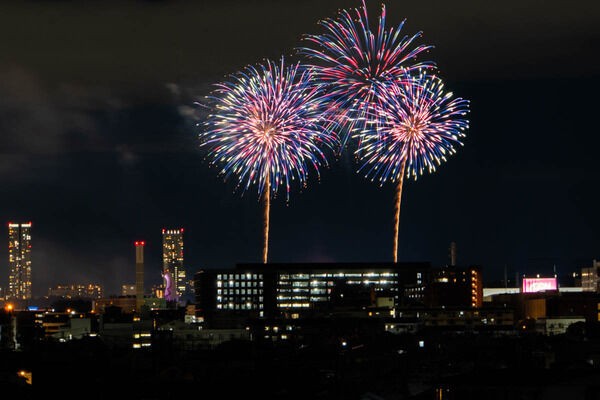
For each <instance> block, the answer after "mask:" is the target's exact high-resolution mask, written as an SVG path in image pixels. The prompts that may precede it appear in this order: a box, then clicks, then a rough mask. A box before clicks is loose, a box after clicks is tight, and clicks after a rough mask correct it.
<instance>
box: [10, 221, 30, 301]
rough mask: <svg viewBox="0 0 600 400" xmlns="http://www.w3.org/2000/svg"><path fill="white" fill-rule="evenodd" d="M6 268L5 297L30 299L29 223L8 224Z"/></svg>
mask: <svg viewBox="0 0 600 400" xmlns="http://www.w3.org/2000/svg"><path fill="white" fill-rule="evenodd" d="M8 266H9V269H10V271H9V276H8V293H7V297H8V298H10V299H15V300H28V299H31V222H28V223H24V224H13V223H12V222H9V223H8Z"/></svg>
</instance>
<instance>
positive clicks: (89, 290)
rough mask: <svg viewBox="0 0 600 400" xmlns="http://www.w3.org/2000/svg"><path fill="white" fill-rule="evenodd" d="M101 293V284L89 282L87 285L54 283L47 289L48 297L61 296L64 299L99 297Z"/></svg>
mask: <svg viewBox="0 0 600 400" xmlns="http://www.w3.org/2000/svg"><path fill="white" fill-rule="evenodd" d="M102 295H103V293H102V286H101V285H97V284H94V283H89V284H87V285H81V284H79V285H56V286H54V287H52V288H50V289H48V296H49V297H63V298H65V299H73V298H78V297H81V298H88V299H99V298H101V297H102Z"/></svg>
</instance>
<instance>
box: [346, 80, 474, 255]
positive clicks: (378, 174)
mask: <svg viewBox="0 0 600 400" xmlns="http://www.w3.org/2000/svg"><path fill="white" fill-rule="evenodd" d="M468 112H469V101H468V100H464V99H462V98H453V94H452V93H451V92H445V91H444V84H443V82H442V80H441V79H440V78H438V77H437V76H435V75H429V74H427V73H426V72H424V71H420V72H419V74H418V75H416V76H412V77H411V76H407V77H406V78H405V79H404V80H403V84H402V85H398V86H397V87H396V88H395V90H394V96H392V97H390V99H389V101H388V102H387V103H386V105H385V107H381V108H380V109H379V110H377V111H376V117H377V118H378V119H379V128H378V130H377V132H373V131H366V132H365V134H364V136H363V146H362V147H361V148H359V149H358V150H357V151H356V154H357V156H358V158H359V159H360V160H361V167H360V168H359V170H358V172H359V173H360V172H362V173H364V174H365V177H367V178H368V177H370V178H371V180H373V181H375V180H378V181H379V183H380V185H383V184H384V183H385V182H387V181H392V182H396V183H397V192H396V208H395V212H396V216H395V229H394V234H395V237H394V251H393V254H394V262H397V260H398V228H399V222H400V202H401V198H402V186H403V182H404V177H407V178H410V177H412V178H413V179H414V180H416V179H417V178H418V177H419V176H421V175H422V174H423V173H424V172H426V171H427V172H430V173H431V172H434V171H435V170H436V167H437V166H439V165H441V163H442V162H444V161H446V159H447V157H448V156H450V155H452V154H454V153H455V152H456V150H455V146H462V145H463V144H462V142H461V139H462V138H463V137H465V131H466V130H467V129H468V128H469V121H468V120H467V119H466V115H467V114H468Z"/></svg>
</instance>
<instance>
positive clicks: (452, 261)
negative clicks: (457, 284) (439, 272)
mask: <svg viewBox="0 0 600 400" xmlns="http://www.w3.org/2000/svg"><path fill="white" fill-rule="evenodd" d="M450 266H452V267H454V266H456V242H451V243H450Z"/></svg>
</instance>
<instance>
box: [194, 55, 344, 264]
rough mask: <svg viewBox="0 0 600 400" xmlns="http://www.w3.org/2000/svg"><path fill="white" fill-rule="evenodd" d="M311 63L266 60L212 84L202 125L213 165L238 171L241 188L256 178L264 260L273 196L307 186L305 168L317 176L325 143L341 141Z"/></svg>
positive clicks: (226, 175) (228, 173)
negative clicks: (295, 185) (294, 185)
mask: <svg viewBox="0 0 600 400" xmlns="http://www.w3.org/2000/svg"><path fill="white" fill-rule="evenodd" d="M312 80H313V74H312V72H311V69H310V68H306V67H304V66H302V65H301V64H299V63H296V64H293V65H289V66H288V65H285V63H284V59H283V58H282V59H281V61H280V62H279V63H276V62H273V61H270V60H267V61H266V62H265V63H264V64H261V65H258V66H248V67H246V68H245V69H244V70H243V71H241V72H238V73H236V74H233V75H231V76H230V79H229V80H228V81H226V82H223V83H219V84H217V85H216V88H215V90H214V91H213V93H212V94H211V95H210V96H208V100H209V101H210V102H211V103H212V106H211V109H212V112H211V114H210V115H209V116H208V117H207V119H206V120H205V121H204V123H203V124H201V125H202V127H203V129H202V133H201V134H200V139H201V147H207V148H209V151H208V157H210V159H211V165H219V168H220V174H222V175H223V176H224V178H225V179H228V178H230V177H232V176H235V177H236V178H237V181H238V185H237V188H238V189H239V190H241V192H242V194H243V193H244V192H245V191H247V190H248V189H249V188H250V186H252V185H255V186H256V187H257V192H258V196H259V198H262V199H263V200H264V207H265V209H264V231H263V236H264V247H263V262H264V263H266V262H267V257H268V240H269V213H270V203H271V195H273V197H275V196H276V195H277V193H278V192H279V191H280V190H283V191H284V192H285V194H286V200H287V201H289V195H290V190H291V186H292V182H294V181H295V182H297V183H298V184H299V185H301V186H303V187H305V186H306V182H307V179H308V175H309V169H311V168H313V169H314V170H315V172H316V175H317V177H319V168H320V167H323V166H326V165H328V162H327V158H326V156H325V154H324V150H327V149H330V150H332V149H334V148H336V147H337V146H338V138H337V134H336V133H335V130H334V129H335V127H336V124H335V123H334V122H333V121H330V120H328V119H327V118H326V117H325V114H324V112H323V110H324V108H325V106H326V104H327V98H326V97H325V96H323V93H322V91H321V89H320V88H319V87H318V86H316V85H314V83H313V82H312Z"/></svg>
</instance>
